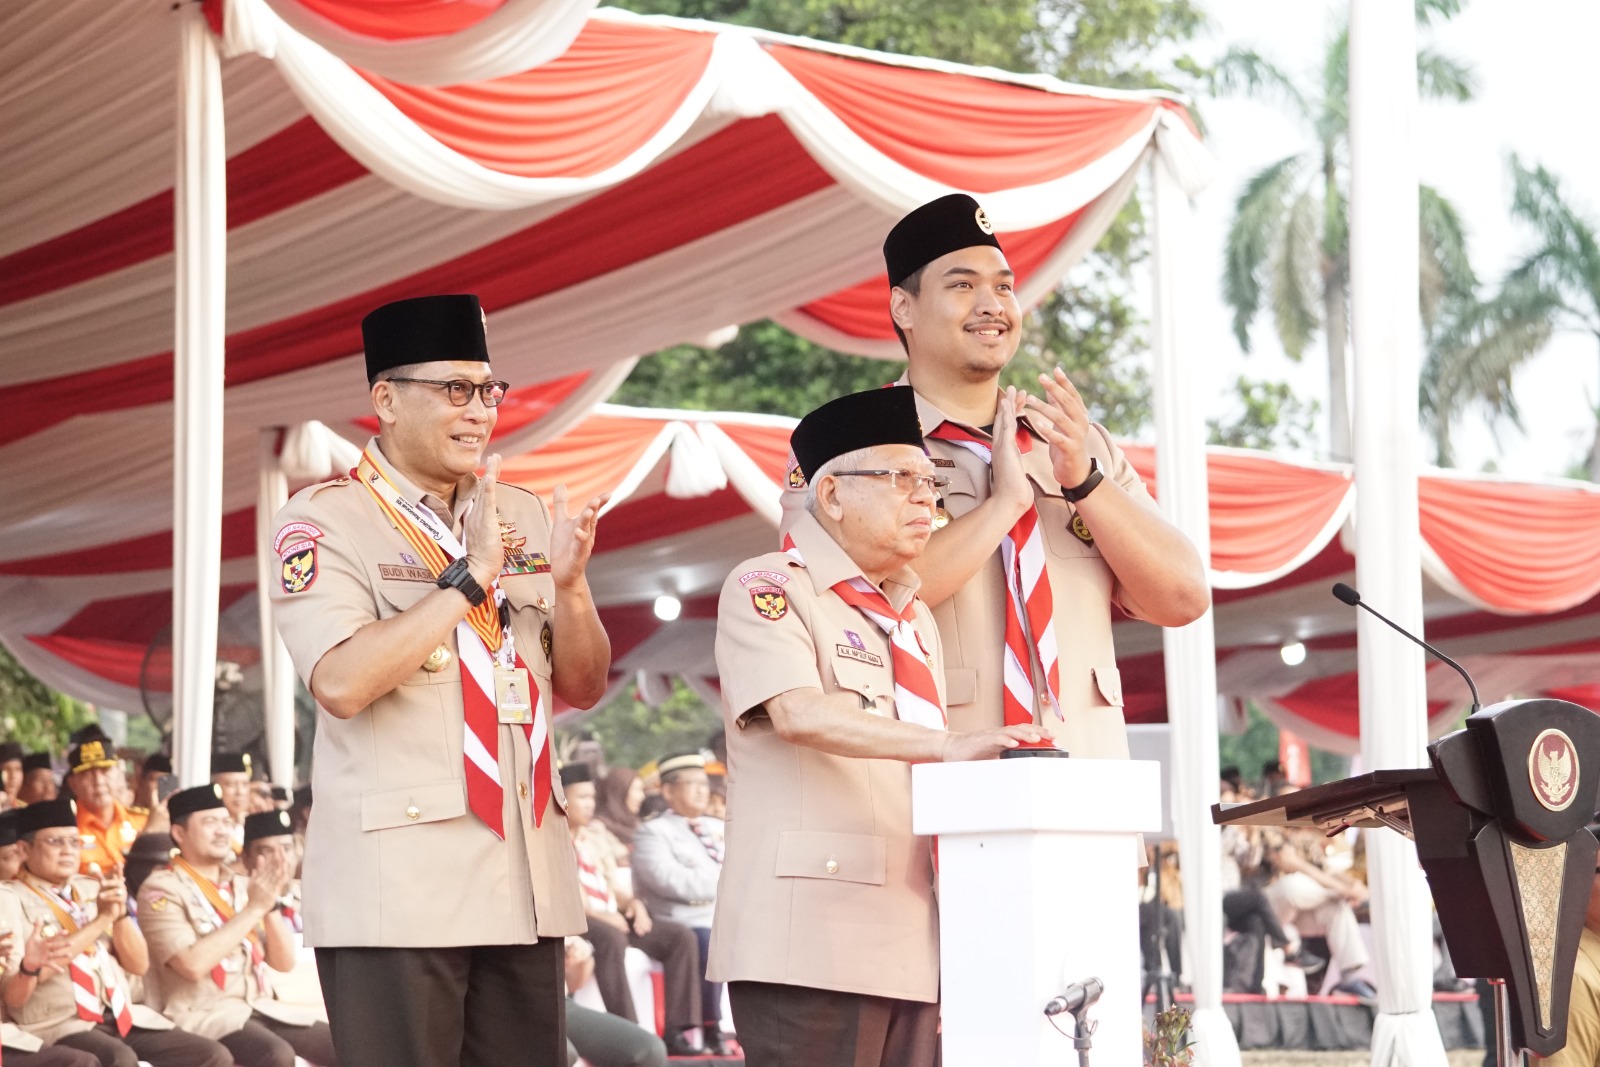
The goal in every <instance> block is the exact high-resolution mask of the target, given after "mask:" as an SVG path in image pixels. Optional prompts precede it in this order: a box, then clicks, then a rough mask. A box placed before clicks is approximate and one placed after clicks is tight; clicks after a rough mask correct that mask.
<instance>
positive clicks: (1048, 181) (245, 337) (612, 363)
mask: <svg viewBox="0 0 1600 1067" xmlns="http://www.w3.org/2000/svg"><path fill="white" fill-rule="evenodd" d="M543 2H544V3H545V4H546V5H559V3H560V2H561V0H543ZM537 6H539V5H538V4H535V3H532V0H503V2H501V3H495V2H494V0H485V2H483V3H480V4H476V5H474V4H465V3H450V4H444V3H442V2H440V0H415V2H414V3H412V2H408V3H407V4H401V5H395V4H380V3H377V2H376V0H272V3H271V6H270V7H269V6H268V5H267V4H266V3H265V0H229V2H228V3H227V5H226V8H225V9H224V7H223V6H222V5H221V4H219V3H215V2H214V0H211V3H210V6H208V11H210V12H211V13H212V14H213V15H215V16H216V17H215V20H214V24H215V25H218V26H221V27H222V29H223V31H224V40H225V42H226V44H227V46H228V47H229V48H230V49H232V50H233V51H234V52H235V53H237V54H236V55H235V56H234V58H231V59H228V60H226V61H225V62H224V65H223V86H224V91H225V98H226V131H227V153H228V164H227V185H228V190H227V194H228V195H227V204H228V241H227V247H228V266H227V282H228V294H227V319H226V330H227V342H226V349H227V357H226V381H227V393H226V396H227V400H226V421H225V426H226V429H225V436H226V449H225V461H226V479H225V489H224V492H225V499H224V501H223V510H224V511H225V512H228V513H237V512H238V510H239V509H240V508H242V507H244V506H246V505H247V504H249V502H250V501H251V500H253V498H254V494H255V478H254V473H255V469H256V466H255V459H256V450H257V446H256V440H257V436H256V435H257V432H258V430H259V429H260V428H263V427H274V426H288V425H294V424H298V423H301V422H304V421H307V420H320V421H322V422H324V423H327V424H328V425H331V426H348V425H349V424H350V422H351V421H352V420H353V419H356V418H358V417H359V416H361V415H362V414H363V413H364V411H365V407H366V398H365V396H364V390H363V388H362V372H361V363H360V356H359V349H360V335H359V328H358V324H359V321H360V318H361V316H362V314H363V313H365V312H366V311H367V310H369V309H370V308H372V307H374V306H376V305H377V304H379V303H382V302H384V301H387V300H391V299H395V298H397V297H402V296H407V295H415V294H419V293H426V292H441V291H471V292H476V293H479V294H481V296H482V298H483V301H484V304H485V306H486V308H487V309H488V312H489V336H490V345H491V350H492V352H493V353H494V355H495V363H496V370H497V372H499V373H500V375H501V376H502V377H504V378H506V379H508V380H510V381H512V382H513V383H515V384H517V385H518V386H521V387H524V388H523V390H522V391H521V392H520V393H519V399H520V400H521V402H522V416H523V417H522V422H523V423H524V426H523V429H524V431H525V432H524V433H523V435H522V436H520V437H515V438H513V439H512V442H511V443H512V444H513V445H515V446H517V447H519V448H525V447H528V446H530V445H531V444H532V443H534V442H536V441H538V440H541V439H544V438H547V437H548V436H550V432H551V430H552V427H549V426H542V425H540V422H539V420H540V418H541V416H542V415H544V414H548V413H550V412H555V413H558V414H561V415H563V416H565V417H566V418H567V419H568V420H569V421H570V418H571V417H572V416H573V415H574V414H576V413H580V412H582V411H584V410H587V409H588V407H590V406H591V405H592V404H594V403H595V402H597V401H599V400H602V399H604V398H605V397H606V396H607V395H608V394H609V392H610V391H611V389H612V388H613V387H614V385H615V383H616V381H617V379H618V377H619V375H620V374H621V373H625V371H626V361H627V360H628V359H629V358H631V357H635V356H638V355H640V354H642V353H647V352H651V351H654V350H657V349H659V348H662V347H665V346H667V345H671V344H675V343H679V342H684V341H693V340H697V339H702V338H705V337H706V336H708V335H710V334H712V333H714V332H715V331H718V330H721V329H724V328H726V327H728V326H730V325H734V324H738V323H742V322H746V321H750V320H753V319H756V318H760V317H762V316H768V315H777V316H779V317H781V318H782V320H783V321H784V322H786V323H788V324H789V325H791V326H792V327H794V328H795V329H797V330H799V331H801V332H803V333H806V334H807V335H809V336H812V337H815V338H820V339H823V340H825V341H827V342H828V343H831V344H834V345H836V346H839V347H842V348H847V349H849V350H852V351H859V352H872V353H877V354H886V355H892V354H893V353H894V351H895V348H894V342H893V340H892V338H891V337H890V335H889V332H888V324H887V317H886V315H885V314H884V311H883V308H884V302H885V292H886V290H885V284H884V281H883V279H882V275H881V264H880V261H879V257H878V246H879V244H880V242H881V240H882V236H883V234H884V233H885V232H886V230H887V229H888V227H889V226H890V225H891V223H892V222H893V220H894V218H895V217H896V216H897V215H898V214H899V213H901V212H903V211H905V210H907V209H909V208H910V207H912V206H914V205H915V204H917V203H919V202H921V201H923V200H925V199H927V198H929V197H931V196H934V195H938V194H940V193H943V192H946V191H949V190H951V189H965V190H970V191H973V192H975V193H977V194H979V195H981V196H982V197H983V199H984V202H985V205H986V208H987V211H988V214H989V216H990V217H991V219H993V220H994V222H995V224H996V226H997V227H999V229H1000V230H1001V232H1002V236H1003V237H1004V240H1005V243H1006V247H1007V250H1008V252H1009V254H1010V258H1011V260H1012V262H1013V264H1014V265H1015V266H1016V267H1017V268H1018V270H1019V273H1020V276H1021V279H1022V282H1021V292H1022V294H1023V295H1024V297H1026V298H1028V299H1030V300H1037V299H1039V298H1041V297H1042V296H1043V295H1044V293H1046V292H1047V291H1048V290H1049V289H1050V288H1051V286H1052V285H1054V283H1055V282H1056V281H1057V280H1058V279H1059V278H1060V277H1061V275H1062V274H1063V273H1064V272H1065V271H1066V270H1067V268H1068V267H1070V266H1071V264H1072V263H1074V262H1075V261H1076V260H1078V259H1079V258H1080V257H1081V256H1082V255H1083V254H1084V252H1085V251H1086V250H1087V249H1088V248H1089V247H1090V246H1092V245H1093V243H1094V242H1095V240H1096V239H1097V238H1098V236H1099V234H1100V233H1101V232H1102V231H1103V230H1104V228H1105V226H1106V225H1107V224H1108V222H1109V220H1110V219H1111V217H1112V215H1114V213H1115V211H1116V209H1117V208H1118V206H1119V205H1120V204H1121V203H1122V202H1123V200H1124V198H1125V197H1126V195H1127V193H1128V190H1129V188H1130V186H1131V184H1132V182H1133V181H1134V178H1135V175H1136V173H1137V171H1138V167H1139V164H1140V161H1141V160H1142V159H1143V158H1144V157H1145V155H1146V154H1147V153H1148V152H1149V151H1152V150H1159V151H1161V152H1162V153H1164V154H1165V155H1166V156H1167V158H1169V159H1171V160H1173V161H1174V167H1175V169H1176V170H1178V171H1179V172H1195V173H1198V172H1199V170H1201V169H1203V167H1204V158H1205V157H1204V150H1203V149H1201V148H1200V147H1199V144H1198V141H1196V139H1195V138H1194V136H1193V132H1192V130H1191V129H1190V127H1189V126H1188V124H1187V117H1186V115H1185V114H1184V112H1183V111H1182V108H1181V106H1180V105H1178V104H1177V103H1176V102H1174V101H1173V100H1172V99H1170V98H1168V97H1166V96H1163V95H1161V94H1158V93H1118V92H1108V91H1100V90H1092V89H1084V88H1080V87H1075V86H1069V85H1065V84H1062V83H1059V82H1056V81H1053V80H1051V79H1045V78H1037V77H1018V76H1012V75H1005V74H1002V73H999V72H994V71H987V70H978V69H972V68H961V67H956V66H952V65H949V64H943V63H934V62H929V61H922V60H912V59H905V58H902V57H893V56H884V55H877V54H873V53H865V52H860V51H856V50H849V49H840V48H829V47H824V46H822V45H818V44H816V43H814V42H809V41H804V40H796V39H788V38H779V37H774V36H771V35H765V34H760V33H755V32H752V31H748V30H740V29H732V28H729V27H722V26H716V25H712V24H707V23H698V22H686V21H675V20H671V19H660V18H655V19H646V18H640V17H636V16H631V15H627V14H624V13H620V12H614V11H601V12H598V13H595V14H593V15H592V16H591V17H590V18H588V20H587V21H586V22H585V23H584V24H583V25H582V27H581V30H580V31H579V32H578V33H577V36H576V38H575V39H574V40H573V41H572V42H571V45H570V47H568V48H566V49H565V51H563V52H562V53H561V54H560V55H559V56H557V57H555V58H553V59H550V60H549V61H548V62H544V63H543V64H542V65H539V66H537V67H535V68H534V69H531V70H526V71H520V72H513V73H509V74H502V75H500V76H498V77H493V78H491V79H488V80H481V81H476V82H469V83H466V84H442V85H441V84H429V85H419V84H414V83H409V82H401V81H397V80H393V79H392V78H390V77H386V76H384V75H383V74H380V73H376V72H374V70H372V69H365V70H364V69H361V68H358V67H355V66H351V65H350V64H349V63H347V62H346V61H344V60H343V59H341V58H339V55H336V54H335V53H334V52H330V51H328V50H327V49H325V48H324V47H322V46H321V45H319V44H317V43H316V42H315V41H313V40H312V39H311V38H310V37H307V36H305V35H304V33H302V32H300V31H297V30H296V29H294V28H292V26H291V23H293V25H295V26H300V27H301V29H302V30H305V31H307V32H311V29H312V28H311V27H310V26H309V24H308V22H307V19H308V18H309V17H310V16H309V15H308V14H307V13H308V12H310V13H312V14H317V15H318V16H319V17H322V18H323V19H324V20H329V19H331V20H333V22H334V23H339V24H340V25H341V26H342V27H343V32H345V35H346V37H348V36H349V35H350V34H355V35H356V36H358V37H359V36H362V35H364V36H365V37H366V38H368V40H366V46H370V47H372V48H376V49H378V50H379V51H380V52H382V53H383V55H384V56H390V57H391V58H393V56H394V55H396V54H397V53H393V50H392V49H391V47H390V46H391V45H394V44H395V42H399V44H405V43H406V42H412V43H415V42H418V41H421V42H424V43H426V42H430V41H431V42H433V43H435V44H437V43H438V42H439V41H441V40H450V39H452V38H453V37H454V36H459V34H470V32H471V31H472V29H473V27H475V26H478V25H482V24H484V23H489V22H491V20H498V19H500V18H501V14H502V13H504V12H507V11H509V10H511V9H513V8H516V9H518V10H521V11H523V12H524V14H526V13H527V12H529V11H531V10H532V9H533V8H534V7H537ZM446 8H448V9H450V10H449V11H446V10H445V9H446ZM412 9H415V10H417V11H420V12H422V13H423V14H422V15H419V16H418V21H416V22H412V23H405V24H403V25H402V24H399V23H394V22H392V21H390V22H385V21H384V20H385V19H394V18H399V19H401V20H402V22H404V18H405V16H403V15H395V14H393V13H394V12H402V13H403V12H405V11H407V10H412ZM552 10H553V8H552ZM8 14H9V17H8V19H7V24H8V27H11V28H13V29H14V30H15V32H14V33H12V34H9V35H7V36H6V37H5V39H3V40H0V158H4V159H5V160H6V161H7V165H6V167H5V170H4V173H3V174H0V405H3V407H4V410H5V411H6V412H7V418H6V419H4V420H0V472H3V473H0V478H4V479H5V480H6V481H5V487H6V489H7V490H9V491H7V492H5V493H4V494H0V501H3V503H0V561H5V560H12V561H15V560H20V559H28V558H33V557H37V556H41V555H48V554H51V553H58V552H68V551H76V552H81V553H83V554H85V555H86V556H87V557H90V558H92V557H94V556H95V555H96V554H98V553H100V552H102V551H103V547H104V545H105V544H106V543H107V542H108V540H117V541H121V540H123V539H125V538H126V537H128V536H134V537H138V536H146V535H149V536H158V535H160V533H161V531H163V530H165V529H167V528H168V527H169V526H170V513H171V503H170V500H171V496H170V484H171V480H172V478H171V463H172V449H173V445H172V441H173V432H172V396H173V380H172V366H173V361H172V346H173V341H172V338H173V295H172V293H173V288H172V286H173V283H172V279H173V258H172V257H173V222H172V220H173V202H172V200H173V194H172V185H173V180H172V175H173V158H174V144H173V125H174V121H173V118H174V108H173V99H174V82H175V72H174V67H175V58H176V53H177V49H176V47H175V43H176V40H177V32H176V30H177V26H176V24H175V16H174V14H173V13H172V11H171V10H170V6H169V5H168V4H166V3H165V2H161V3H157V2H155V0H14V3H13V5H12V9H11V10H10V11H9V13H8ZM280 15H281V16H282V17H280ZM528 17H532V16H531V15H528ZM451 18H455V19H458V20H459V21H458V22H455V23H451V22H449V19H451ZM440 19H443V20H444V21H443V22H441V21H438V20H440ZM286 20H287V21H286ZM374 20H376V21H374ZM430 20H432V21H430ZM511 21H513V22H514V21H515V20H511ZM509 24H510V23H509V22H508V23H506V25H509ZM494 25H495V26H498V27H499V28H498V29H497V30H496V31H495V34H488V33H487V32H486V34H485V40H490V39H493V40H496V41H502V38H501V37H499V36H496V34H500V33H501V32H502V31H505V28H506V27H505V25H501V23H500V22H498V21H496V22H495V23H494ZM323 31H327V32H322V31H317V32H318V36H319V39H325V40H328V41H331V40H332V38H330V37H329V36H328V34H330V33H332V31H331V30H328V28H327V26H324V27H323ZM551 32H554V31H553V30H552V31H551ZM335 36H337V35H335ZM386 41H387V42H388V44H385V43H384V42H386ZM340 42H342V43H340ZM334 43H335V45H336V46H337V47H338V48H340V49H341V50H342V51H341V52H340V54H353V53H351V51H350V50H351V49H354V48H356V47H357V45H360V44H361V42H360V41H354V42H352V41H350V40H346V39H344V38H340V39H339V41H337V42H334ZM529 47H530V48H531V47H532V46H531V45H530V46H529ZM447 51H448V49H442V47H441V49H435V52H436V53H437V54H436V55H434V60H437V59H438V58H439V56H441V55H444V54H445V52H447ZM518 54H521V55H523V58H524V59H527V58H529V57H530V56H532V57H533V58H538V57H537V56H533V53H532V52H529V53H526V54H522V53H518ZM267 57H270V58H267ZM432 61H433V60H428V59H426V58H424V59H418V60H416V62H418V63H422V64H424V65H425V64H426V63H427V62H432ZM373 62H374V64H377V63H378V60H376V59H375V60H374V61H373ZM397 62H398V61H397ZM486 62H487V61H486ZM382 66H383V69H387V70H391V71H392V72H396V71H401V72H403V71H404V70H406V69H409V68H405V67H404V66H403V64H402V65H400V66H398V67H396V66H391V65H389V64H388V62H387V60H384V61H383V63H382ZM483 69H486V70H492V69H493V67H492V64H491V65H490V66H489V67H485V68H483ZM447 73H448V71H445V72H444V73H443V74H442V73H441V71H440V70H438V69H434V70H433V71H432V74H433V75H435V76H444V74H447ZM410 76H412V77H413V78H414V79H415V80H418V81H429V80H437V78H436V77H425V76H424V73H419V72H418V71H415V70H413V71H411V75H410ZM508 413H509V409H508ZM502 432H503V433H504V431H502ZM110 531H115V535H114V537H113V536H112V535H110V533H109V532H110Z"/></svg>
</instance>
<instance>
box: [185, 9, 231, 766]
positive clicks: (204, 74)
mask: <svg viewBox="0 0 1600 1067" xmlns="http://www.w3.org/2000/svg"><path fill="white" fill-rule="evenodd" d="M178 34H179V40H180V44H179V64H178V138H177V142H178V152H177V176H176V180H175V182H174V186H175V187H174V190H173V192H174V197H173V200H174V219H173V223H174V256H173V260H174V263H175V266H176V274H177V277H176V315H175V320H174V331H173V333H174V336H173V377H174V382H173V399H174V404H173V430H174V451H173V523H172V529H173V538H172V552H173V558H172V569H173V583H172V709H173V710H172V721H173V731H174V735H175V739H174V740H175V744H176V751H175V756H176V760H175V761H174V765H175V769H176V770H177V772H178V776H179V780H180V781H181V782H182V783H183V784H184V785H186V786H192V785H197V784H202V783H204V782H207V781H209V780H210V778H211V732H212V711H213V698H214V697H215V694H216V688H215V687H216V668H217V610H218V603H219V599H218V598H219V590H220V587H221V583H222V559H221V557H222V441H223V438H222V409H223V346H224V337H225V331H224V321H225V320H224V309H225V306H226V300H227V283H226V276H225V271H226V268H227V209H226V197H227V181H226V168H227V156H226V147H225V143H224V140H223V127H222V70H221V62H220V59H219V57H218V54H217V43H216V40H215V38H214V37H213V36H212V34H211V30H210V27H208V26H207V25H206V20H205V16H204V15H203V14H202V13H201V10H200V5H198V4H184V5H182V6H181V7H180V9H179V11H178Z"/></svg>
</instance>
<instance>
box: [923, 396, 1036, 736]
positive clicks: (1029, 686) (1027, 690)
mask: <svg viewBox="0 0 1600 1067" xmlns="http://www.w3.org/2000/svg"><path fill="white" fill-rule="evenodd" d="M928 436H929V437H931V438H934V439H936V440H940V441H950V442H952V443H954V444H958V445H960V446H961V447H962V448H965V449H966V450H967V451H969V452H971V453H972V454H973V455H975V456H977V457H978V458H979V459H981V460H983V461H984V463H992V462H993V459H994V452H993V449H992V448H991V447H990V442H989V441H988V440H986V439H984V438H982V437H980V436H978V435H977V434H976V433H974V432H973V431H972V430H969V429H967V428H966V427H965V426H961V425H958V424H956V423H953V422H948V421H946V422H942V423H940V424H939V425H938V426H937V427H935V428H934V431H933V432H932V433H930V434H928ZM1017 447H1018V448H1020V449H1021V450H1022V453H1023V455H1027V454H1028V452H1030V451H1031V450H1032V449H1033V438H1032V436H1031V435H1029V433H1028V432H1027V431H1026V430H1024V429H1022V428H1021V427H1018V428H1017ZM1000 559H1001V562H1002V563H1003V564H1004V566H1005V574H1006V633H1005V640H1006V652H1005V701H1004V703H1005V721H1006V725H1007V726H1017V725H1023V724H1027V723H1031V722H1033V698H1034V682H1033V664H1034V663H1035V662H1037V663H1038V664H1039V668H1040V670H1041V672H1042V674H1043V676H1044V677H1043V689H1044V693H1043V695H1044V696H1045V698H1046V699H1048V701H1049V703H1050V708H1051V710H1052V711H1054V712H1055V715H1056V718H1057V719H1060V718H1063V716H1062V714H1061V665H1060V663H1059V662H1058V661H1057V658H1056V628H1055V623H1054V619H1055V596H1054V594H1052V593H1051V591H1050V572H1049V570H1048V569H1046V567H1045V552H1044V531H1043V530H1041V529H1040V528H1039V509H1038V507H1037V506H1036V505H1032V504H1030V505H1029V506H1028V510H1027V511H1026V512H1024V513H1023V515H1022V517H1021V518H1020V519H1018V520H1017V521H1016V524H1015V525H1014V526H1012V527H1011V532H1010V533H1008V534H1006V536H1005V539H1004V540H1003V541H1001V542H1000Z"/></svg>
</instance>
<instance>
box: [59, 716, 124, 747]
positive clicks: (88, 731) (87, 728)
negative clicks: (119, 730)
mask: <svg viewBox="0 0 1600 1067" xmlns="http://www.w3.org/2000/svg"><path fill="white" fill-rule="evenodd" d="M85 741H104V742H106V744H107V747H110V745H111V744H113V743H114V742H112V740H111V735H110V734H108V733H106V728H105V727H104V726H101V725H100V724H99V723H97V722H91V723H85V724H84V725H82V726H80V727H78V728H77V729H76V730H74V731H72V735H71V736H70V737H68V738H67V743H68V744H71V745H81V744H83V743H84V742H85Z"/></svg>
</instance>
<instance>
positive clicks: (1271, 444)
mask: <svg viewBox="0 0 1600 1067" xmlns="http://www.w3.org/2000/svg"><path fill="white" fill-rule="evenodd" d="M1233 388H1234V396H1235V399H1236V400H1237V401H1238V403H1239V406H1240V411H1239V412H1238V413H1237V414H1236V415H1235V416H1234V417H1233V418H1232V419H1231V420H1223V419H1211V420H1209V422H1208V425H1209V426H1210V429H1211V443H1212V444H1214V445H1228V446H1231V447H1233V448H1259V449H1262V450H1263V451H1271V450H1273V449H1275V448H1305V447H1306V446H1308V445H1310V444H1311V441H1312V438H1313V437H1314V435H1315V434H1316V429H1317V407H1318V405H1317V402H1316V401H1315V400H1312V401H1309V402H1307V401H1302V400H1301V399H1299V398H1298V397H1296V396H1295V395H1294V391H1293V390H1292V389H1290V388H1289V383H1287V382H1265V381H1257V380H1255V379H1252V378H1246V377H1245V376H1244V375H1240V376H1239V378H1238V380H1237V381H1235V382H1234V383H1233Z"/></svg>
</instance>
